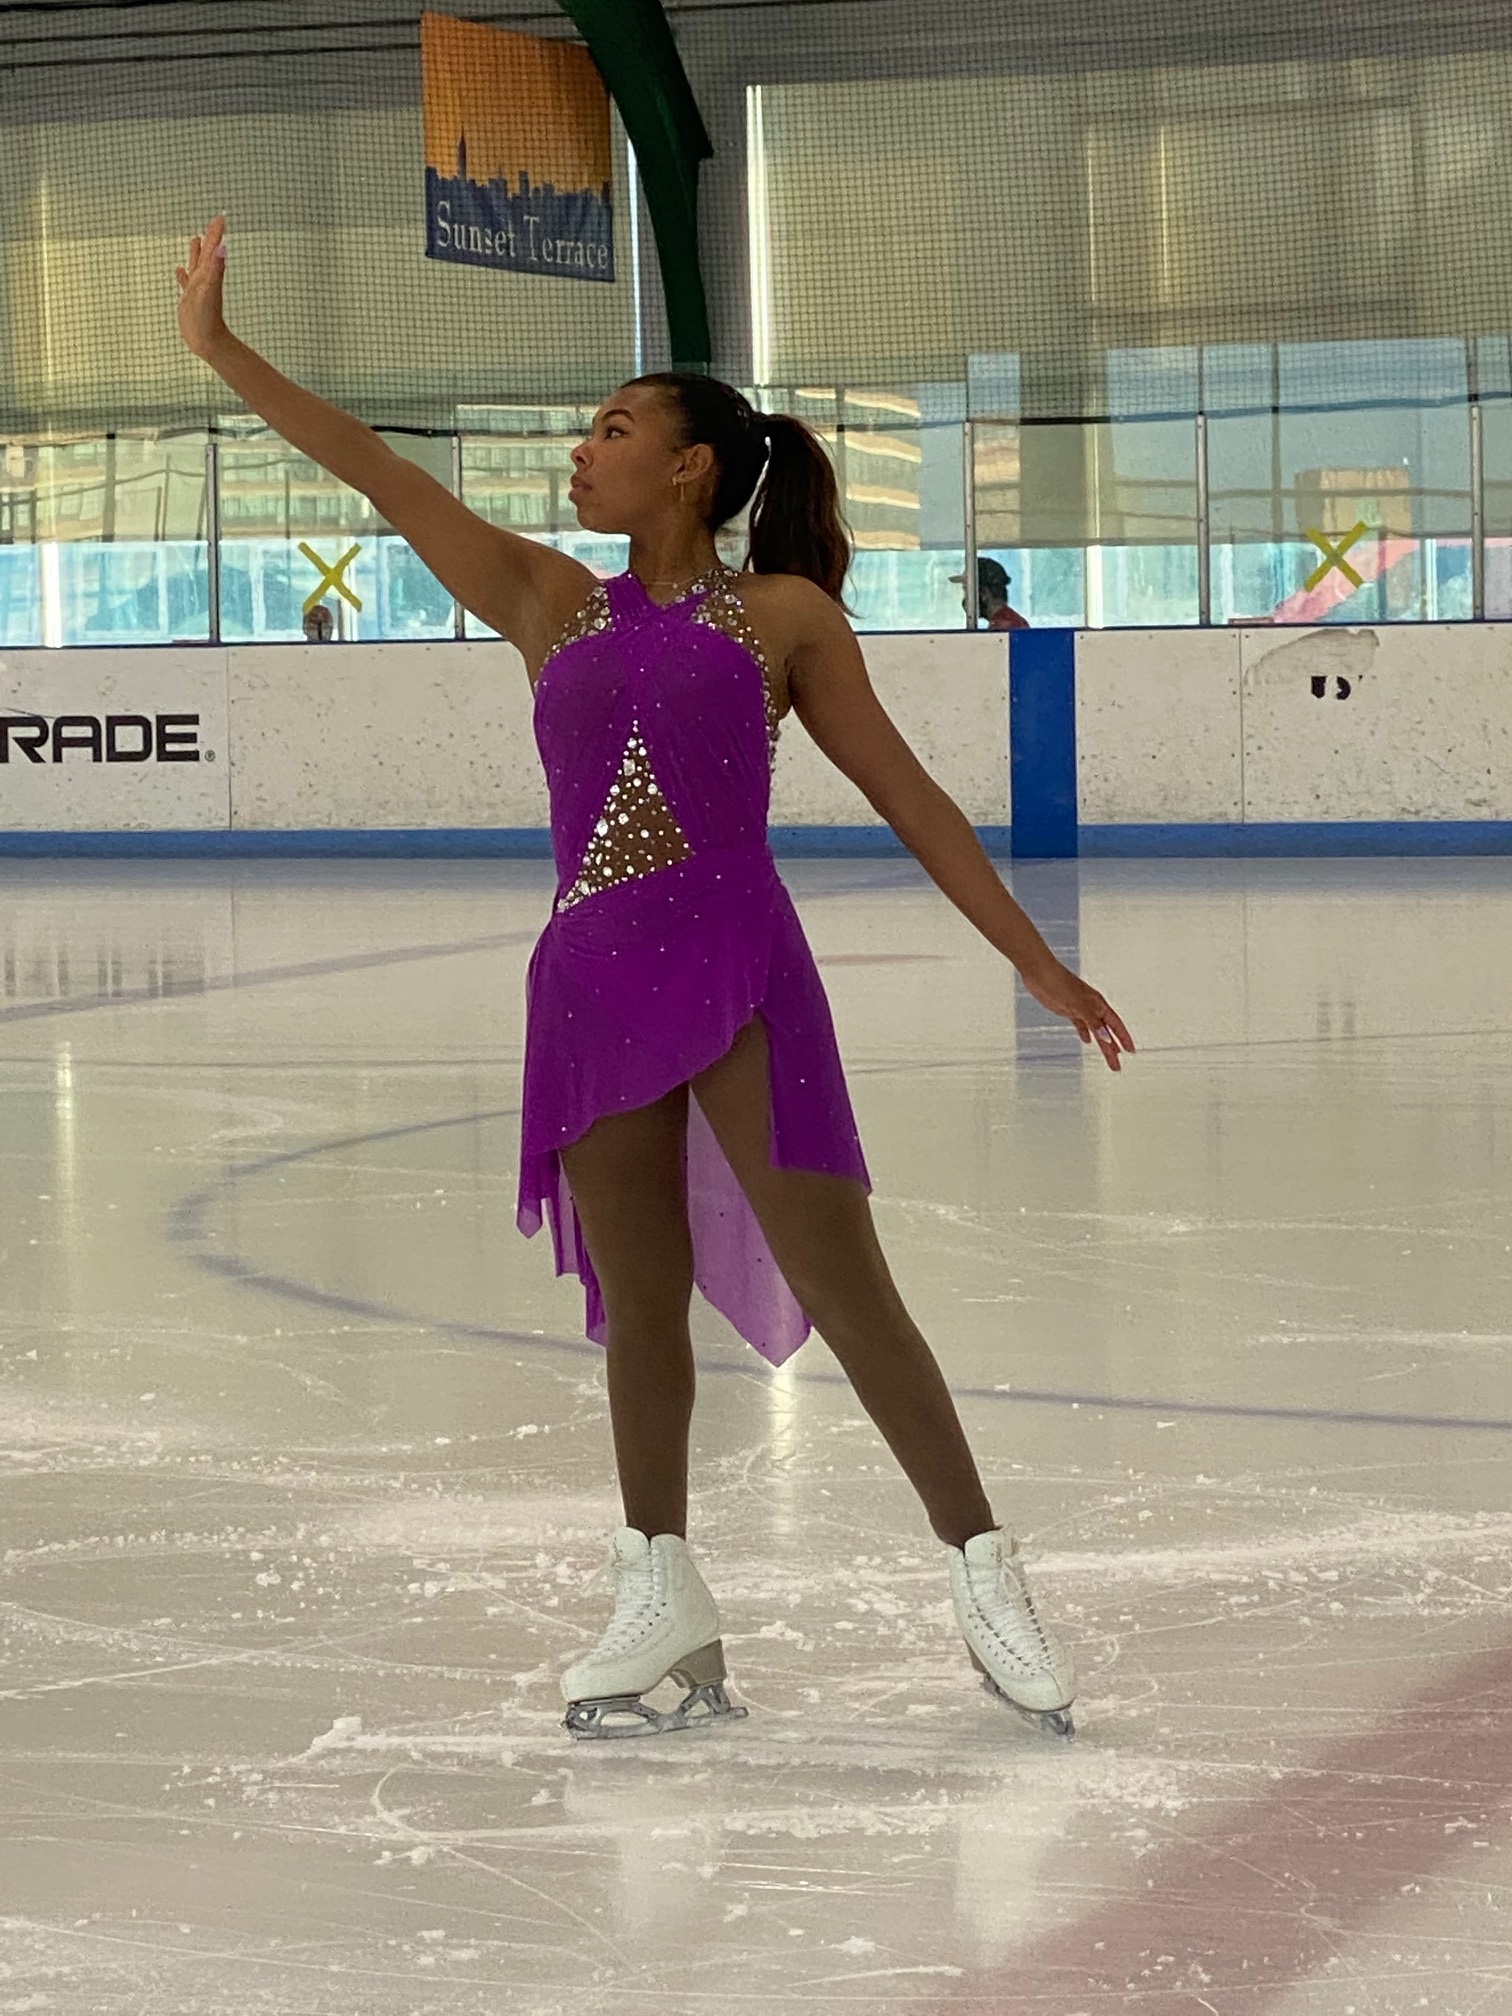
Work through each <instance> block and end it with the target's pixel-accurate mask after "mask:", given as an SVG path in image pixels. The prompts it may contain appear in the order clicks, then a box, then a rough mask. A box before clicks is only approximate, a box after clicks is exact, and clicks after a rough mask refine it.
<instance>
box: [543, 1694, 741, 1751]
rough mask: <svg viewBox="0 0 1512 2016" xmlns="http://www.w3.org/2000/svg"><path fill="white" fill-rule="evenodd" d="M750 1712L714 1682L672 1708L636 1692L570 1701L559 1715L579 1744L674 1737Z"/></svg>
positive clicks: (733, 1720) (738, 1718)
mask: <svg viewBox="0 0 1512 2016" xmlns="http://www.w3.org/2000/svg"><path fill="white" fill-rule="evenodd" d="M750 1712H751V1711H750V1710H749V1709H748V1708H737V1707H736V1706H735V1704H734V1703H733V1702H732V1701H731V1699H730V1697H729V1695H728V1694H727V1693H726V1692H725V1689H724V1686H723V1684H722V1683H720V1682H715V1683H713V1684H712V1685H709V1686H706V1687H694V1688H692V1689H691V1690H690V1691H689V1693H688V1694H686V1695H685V1696H684V1697H683V1699H682V1700H681V1701H680V1702H679V1703H678V1705H677V1706H676V1707H675V1708H672V1709H668V1710H667V1711H665V1712H663V1710H661V1709H660V1708H653V1707H652V1706H651V1704H650V1703H649V1702H648V1701H643V1700H642V1699H641V1698H640V1696H639V1695H638V1694H613V1695H606V1696H603V1697H602V1698H600V1699H599V1700H596V1701H573V1702H570V1703H569V1704H568V1708H567V1713H566V1715H565V1716H563V1718H562V1727H563V1728H564V1729H565V1730H566V1731H567V1733H568V1735H569V1736H573V1737H576V1739H577V1740H578V1742H580V1743H609V1742H624V1741H627V1740H630V1741H634V1740H636V1739H638V1738H640V1737H642V1736H673V1735H676V1734H677V1732H678V1731H679V1730H682V1729H705V1728H707V1727H708V1726H709V1725H710V1724H711V1723H714V1722H743V1721H744V1720H745V1718H746V1716H747V1715H749V1714H750ZM611 1717H614V1718H616V1719H614V1720H611V1719H610V1718H611Z"/></svg>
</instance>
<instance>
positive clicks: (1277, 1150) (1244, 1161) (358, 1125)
mask: <svg viewBox="0 0 1512 2016" xmlns="http://www.w3.org/2000/svg"><path fill="white" fill-rule="evenodd" d="M787 872H788V876H789V880H790V882H791V884H792V885H793V887H794V889H795V892H796V893H797V895H798V898H799V903H800V908H801V911H802V914H803V917H804V920H805V923H806V925H807V926H808V928H809V930H810V932H811V934H812V938H813V941H814V944H815V948H816V951H817V952H818V954H819V956H820V961H821V968H822V970H823V972H824V974H825V978H826V981H827V984H828V985H829V988H830V991H831V996H832V999H833V1002H834V1006H835V1012H836V1020H837V1024H838V1027H839V1031H840V1036H841V1043H842V1048H843V1050H844V1053H845V1056H846V1059H847V1063H848V1066H849V1068H850V1071H851V1076H852V1085H853V1090H854V1094H855V1100H856V1106H857V1112H858V1117H859V1119H860V1122H861V1127H862V1132H863V1137H864V1139H865V1142H866V1147H867V1153H868V1157H869V1159H870V1161H871V1165H872V1169H873V1171H874V1174H875V1176H876V1180H877V1199H876V1210H877V1217H878V1222H879V1225H880V1228H881V1231H882V1235H883V1239H884V1242H885V1244H886V1246H887V1250H888V1253H889V1256H890V1258H891V1261H892V1264H893V1268H894V1271H895V1273H896V1274H897V1276H898V1278H899V1281H900V1283H901V1285H902V1287H903V1290H904V1293H905V1295H906V1297H907V1299H908V1301H909V1304H910V1306H911V1308H912V1309H913V1311H914V1313H915V1314H916V1315H917V1317H918V1318H919V1320H920V1322H921V1324H922V1326H923V1328H924V1330H925V1332H926V1334H927V1335H929V1337H930V1338H931V1339H932V1341H933V1342H934V1344H935V1347H936V1349H937V1351H938V1352H939V1355H940V1357H941V1359H942V1361H943V1363H944V1365H945V1367H946V1370H947V1372H948V1374H949V1376H950V1378H951V1380H952V1383H953V1384H954V1385H955V1387H956V1389H957V1391H958V1392H959V1393H960V1395H961V1396H962V1397H961V1406H962V1412H963V1416H964V1418H965V1420H966V1424H967V1427H968V1430H969V1432H970V1434H971V1436H972V1438H973V1441H974V1443H975V1445H976V1447H977V1449H978V1451H979V1453H980V1456H981V1459H982V1463H983V1467H984V1470H985V1472H986V1474H987V1476H988V1479H989V1482H990V1485H991V1489H992V1492H993V1496H994V1500H995V1502H996V1504H997V1506H998V1508H999V1510H1000V1512H1001V1513H1002V1515H1003V1516H1004V1518H1005V1519H1006V1520H1008V1521H1009V1522H1011V1523H1012V1524H1013V1525H1014V1526H1016V1528H1017V1529H1018V1530H1019V1532H1020V1533H1021V1534H1022V1535H1023V1536H1024V1537H1025V1540H1026V1545H1027V1550H1028V1555H1029V1561H1030V1567H1031V1573H1032V1575H1033V1576H1034V1578H1035V1582H1036V1586H1037V1589H1038V1591H1039V1593H1040V1595H1041V1598H1042V1601H1043V1604H1044V1607H1045V1608H1046V1610H1047V1611H1048V1612H1049V1613H1051V1614H1052V1615H1053V1616H1055V1617H1056V1618H1057V1619H1058V1620H1059V1622H1060V1623H1061V1625H1062V1626H1063V1628H1064V1630H1065V1632H1066V1635H1067V1636H1068V1637H1069V1638H1070V1639H1071V1640H1072V1642H1073V1643H1074V1645H1075V1647H1076V1650H1077V1653H1078V1657H1079V1661H1080V1665H1081V1669H1082V1675H1083V1686H1082V1695H1081V1699H1080V1700H1079V1702H1078V1705H1077V1711H1076V1712H1077V1722H1078V1728H1079V1732H1080V1733H1079V1734H1078V1737H1077V1739H1076V1741H1075V1742H1074V1743H1073V1744H1070V1745H1063V1744H1056V1743H1052V1742H1048V1741H1046V1740H1044V1739H1041V1738H1037V1737H1036V1736H1035V1735H1034V1733H1033V1732H1032V1731H1030V1730H1028V1729H1027V1728H1026V1727H1025V1726H1024V1725H1023V1724H1022V1723H1021V1722H1019V1721H1018V1720H1017V1719H1016V1718H1014V1717H1011V1716H1009V1715H1007V1714H1006V1713H1004V1712H1003V1711H1002V1710H1001V1709H1000V1708H996V1707H994V1705H993V1703H992V1702H991V1701H990V1700H989V1699H988V1698H987V1696H986V1695H985V1694H984V1693H983V1692H982V1691H981V1690H980V1688H979V1687H978V1685H977V1683H976V1680H975V1676H974V1675H973V1674H972V1672H971V1669H970V1666H969V1664H968V1662H967V1660H966V1657H965V1654H964V1652H963V1650H962V1648H961V1646H960V1644H959V1642H958V1640H957V1639H956V1637H955V1634H954V1630H953V1626H952V1621H951V1616H950V1609H949V1599H948V1591H947V1585H946V1579H945V1575H944V1571H943V1562H942V1560H941V1558H940V1555H939V1550H938V1549H937V1547H936V1546H935V1544H934V1542H933V1541H932V1540H931V1538H930V1536H929V1534H928V1531H927V1529H926V1527H925V1526H924V1523H923V1521H922V1519H921V1517H920V1515H919V1513H918V1510H917V1508H916V1506H915V1504H914V1502H913V1499H912V1497H911V1494H910V1493H909V1491H908V1489H907V1487H906V1485H905V1484H904V1483H903V1482H902V1480H901V1479H900V1478H899V1477H898V1476H897V1475H896V1473H895V1471H894V1470H893V1468H892V1465H891V1462H890V1459H889V1458H888V1456H887V1454H886V1451H885V1450H884V1449H883V1448H882V1447H881V1446H880V1444H879V1443H878V1440H877V1438H876V1436H875V1433H874V1431H873V1430H872V1429H871V1427H870V1424H869V1423H868V1422H867V1421H866V1420H865V1419H864V1417H863V1416H861V1415H860V1413H859V1410H858V1409H857V1407H856V1406H855V1403H854V1402H853V1400H852V1399H851V1397H850V1395H849V1392H848V1390H847V1388H846V1387H845V1385H844V1383H843V1381H842V1380H841V1379H840V1377H839V1374H838V1372H837V1369H836V1367H835V1365H834V1362H833V1360H832V1359H830V1358H829V1356H828V1355H827V1353H826V1352H825V1350H824V1348H823V1346H822V1345H821V1344H819V1343H818V1342H817V1341H816V1342H814V1343H812V1344H810V1345H809V1346H808V1347H807V1348H806V1349H805V1350H804V1351H803V1352H802V1353H801V1354H800V1356H799V1357H798V1359H797V1360H795V1361H794V1363H793V1364H792V1365H791V1366H790V1367H788V1368H785V1369H784V1371H783V1372H781V1373H779V1374H777V1375H772V1374H770V1373H768V1372H767V1371H766V1370H765V1368H764V1367H762V1366H761V1365H760V1363H759V1362H758V1361H757V1360H756V1359H755V1358H754V1356H753V1354H751V1353H750V1352H749V1351H747V1350H746V1349H745V1347H744V1346H742V1345H740V1344H739V1343H738V1341H737V1340H734V1339H733V1338H732V1337H731V1335H730V1333H729V1332H728V1331H727V1330H726V1329H725V1328H724V1326H723V1325H722V1324H721V1322H720V1320H719V1319H718V1318H717V1317H715V1316H714V1315H712V1313H711V1312H709V1311H707V1310H704V1309H700V1310H699V1311H698V1313H697V1315H696V1332H695V1334H696V1337H697V1340H698V1348H699V1357H700V1364H701V1368H702V1375H703V1376H702V1390H701V1395H700V1405H699V1412H698V1416H697V1420H696V1423H695V1449H696V1470H695V1498H696V1512H695V1526H694V1534H693V1538H694V1544H695V1546H696V1547H697V1549H698V1551H699V1554H700V1557H701V1559H702V1560H703V1562H704V1565H705V1568H706V1572H707V1573H708V1576H709V1578H710V1581H711V1582H712V1584H713V1586H714V1588H715V1590H716V1593H717V1594H718V1595H719V1597H720V1600H721V1604H722V1608H723V1613H724V1623H725V1642H726V1647H727V1651H728V1654H729V1659H730V1666H731V1685H732V1691H733V1692H734V1693H735V1694H736V1696H737V1697H738V1698H739V1699H740V1700H741V1701H743V1702H744V1703H745V1704H747V1705H748V1706H749V1708H750V1710H751V1715H750V1719H749V1720H748V1721H746V1722H743V1723H740V1724H738V1725H734V1726H731V1727H728V1728H726V1729H723V1730H719V1731H715V1732H710V1733H708V1734H703V1735H700V1734H689V1735H687V1736H684V1737H681V1738H671V1739H667V1740H666V1741H664V1742H650V1743H643V1744H638V1745H605V1746H602V1747H601V1748H595V1749H587V1748H584V1747H582V1746H574V1745H572V1744H571V1743H570V1742H569V1740H568V1738H567V1737H566V1736H565V1734H564V1733H563V1732H562V1730H561V1728H560V1714H561V1706H560V1700H559V1695H558V1691H557V1687H556V1678H555V1676H556V1673H557V1671H558V1670H559V1669H560V1667H561V1666H562V1665H564V1664H566V1663H567V1661H568V1660H569V1659H570V1658H571V1657H573V1656H574V1655H575V1654H576V1653H577V1652H578V1651H579V1650H580V1649H581V1648H582V1647H583V1646H585V1645H586V1644H588V1643H590V1642H591V1641H592V1640H593V1639H594V1638H595V1637H596V1636H597V1634H598V1631H599V1629H600V1628H601V1626H602V1623H603V1621H604V1619H605V1616H606V1614H607V1596H606V1592H605V1590H604V1588H603V1587H602V1586H601V1585H600V1584H597V1583H596V1581H595V1576H596V1571H597V1570H598V1568H599V1564H600V1561H601V1558H602V1553H603V1547H604V1539H605V1535H606V1533H607V1530H608V1528H609V1526H610V1525H611V1524H612V1523H613V1522H614V1519H615V1517H616V1501H615V1497H614V1493H613V1489H612V1476H611V1471H610V1467H609V1443H608V1434H607V1424H606V1419H605V1412H604V1402H603V1394H602V1372H601V1359H600V1355H599V1353H598V1352H597V1351H596V1349H595V1348H594V1347H592V1346H589V1345H586V1344H585V1343H584V1341H583V1340H582V1338H581V1335H580V1332H579V1328H578V1324H579V1319H580V1301H579V1298H578V1296H577V1294H576V1291H575V1289H574V1287H573V1286H572V1285H571V1284H559V1283H557V1282H556V1281H554V1279H553V1278H552V1276H551V1272H550V1261H549V1255H548V1253H547V1251H546V1249H545V1247H544V1245H543V1244H542V1243H541V1242H539V1241H537V1242H535V1243H534V1244H527V1243H525V1242H524V1241H522V1240H520V1239H519V1238H518V1237H517V1235H516V1234H515V1232H514V1229H513V1223H512V1206H513V1191H514V1176H515V1165H514V1126H515V1117H514V1116H515V1110H516V1104H517V1093H518V1071H519V1047H520V1038H521V995H522V979H523V971H524V964H525V961H526V959H527V957H528V955H529V949H530V945H531V943H532V941H533V938H534V934H535V932H536V930H537V929H538V928H539V925H540V923H541V921H542V920H543V919H544V916H545V912H546V906H547V901H548V894H549V892H548V882H547V876H546V871H545V870H544V868H542V867H538V866H534V865H520V866H514V865H488V864H427V865H424V866H415V867H395V866H388V865H381V864H366V865H355V864H354V865H346V866H342V865H336V866H329V867H315V866H312V865H310V864H294V863H291V864H284V865H280V866H276V867H274V866H257V867H254V866H216V867H191V866H178V867H155V866H148V865H136V864H133V865H130V866H117V867H103V866H92V865H88V864H74V865H62V864H29V865H20V864H14V863H12V864H7V870H6V877H5V883H6V886H5V890H4V892H3V894H0V962H3V993H0V1129H3V1141H4V1154H3V1157H0V1202H3V1213H0V1279H3V1282H4V1289H5V1293H4V1296H3V1298H0V1302H3V1306H0V2016H11V2012H20V2011H28V2012H29V2011H34V2010H35V2011H46V2012H49V2016H53V2012H69V2016H74V2012H85V2011H110V2012H121V2016H128V2012H129V2016H138V2012H142V2016H145V2012H159V2011H162V2012H169V2011H171V2012H173V2016H211V2012H214V2016H233V2012H235V2016H255V2012H269V2016H273V2012H276V2016H432V2012H436V2016H440V2012H447V2016H452V2012H458V2016H460V2012H479V2016H482V2012H488V2016H495V2012H507V2016H569V2012H570V2016H639V2012H645V2016H653V2012H654V2016H695V2012H697V2016H703V2012H710V2016H712V2012H715V2011H719V2012H737V2016H766V2012H781V2016H819V2012H821V2011H822V2012H825V2016H832V2012H836V2011H846V2010H854V2011H857V2012H873V2011H880V2012H886V2016H895V2012H903V2011H907V2012H910V2016H987V2012H992V2016H1077V2012H1084V2016H1111V2012H1113V2011H1119V2012H1122V2011H1134V2012H1149V2016H1167V2012H1171V2016H1177V2012H1183V2016H1184V2012H1199V2011H1204V2010H1206V2011H1209V2012H1214V2016H1262V2012H1263V2016H1304V2012H1305V2016H1350V2012H1358V2016H1406V2012H1409V2011H1417V2010H1428V2011H1431V2012H1433V2016H1456V2012H1459V2016H1470V2012H1475V2016H1501V2012H1512V1947H1509V1944H1508V1941H1507V1935H1506V1930H1505V1927H1506V1924H1507V1914H1508V1904H1509V1901H1512V1899H1509V1891H1508V1886H1509V1879H1512V1867H1509V1852H1508V1826H1507V1816H1508V1805H1509V1799H1508V1794H1509V1784H1512V1622H1509V1617H1512V1609H1509V1600H1508V1599H1509V1595H1512V1567H1509V1562H1512V1544H1509V1543H1512V1492H1509V1476H1512V1465H1509V1463H1508V1438H1509V1433H1512V1365H1509V1351H1508V1346H1509V1342H1512V1294H1509V1285H1508V1284H1509V1280H1512V1214H1509V1210H1508V1202H1509V1155H1512V1114H1509V1105H1512V1090H1509V1088H1512V1071H1509V1064H1512V1017H1509V1015H1508V1011H1507V1008H1506V1005H1505V1004H1506V1001H1507V998H1508V987H1507V982H1508V981H1509V979H1512V951H1509V949H1508V948H1509V946H1512V931H1509V928H1508V927H1509V924H1512V868H1509V866H1508V865H1507V864H1503V863H1499V862H1462V863H1435V862H1415V863H1334V864H1315V865H1301V864H1284V863H1269V864H1253V865H1247V866H1246V865H1240V864H1202V863H1185V864H1183V863H1171V864H1127V865H1118V864H1087V865H1083V866H1082V867H1081V868H1080V869H1078V868H1077V867H1076V866H1075V865H1074V864H1064V865H1056V866H1042V867H1028V868H1021V869H1019V870H1018V871H1017V872H1016V875H1015V882H1016V886H1017V888H1018V891H1019V894H1020V895H1021V897H1022V898H1023V899H1024V900H1025V901H1026V902H1027V903H1028V904H1029V905H1030V907H1031V908H1032V909H1033V910H1034V911H1035V913H1036V914H1037V915H1038V916H1039V917H1040V919H1041V921H1042V922H1043V923H1044V924H1045V926H1046V928H1047V930H1048V932H1049V934H1050V936H1051V937H1052V939H1053V941H1054V942H1055V944H1056V946H1057V949H1059V950H1060V951H1061V952H1062V953H1063V954H1065V955H1068V956H1075V957H1076V958H1077V959H1078V960H1079V962H1080V963H1081V965H1082V967H1083V969H1084V970H1085V971H1086V972H1087V973H1088V974H1089V975H1090V977H1092V978H1093V979H1094V980H1095V981H1096V983H1097V984H1098V985H1099V986H1100V987H1102V988H1103V989H1104V990H1105V991H1106V992H1107V993H1108V995H1109V996H1110V998H1111V999H1112V1000H1113V1001H1114V1003H1115V1004H1116V1005H1117V1006H1118V1008H1119V1009H1120V1010H1121V1012H1122V1013H1123V1015H1124V1016H1125V1019H1126V1020H1127V1021H1128V1022H1129V1023H1130V1024H1131V1026H1132V1027H1133V1029H1134V1032H1135V1035H1136V1037H1137V1038H1138V1039H1139V1040H1140V1043H1141V1054H1140V1055H1139V1057H1138V1058H1137V1059H1135V1060H1133V1061H1132V1062H1131V1063H1130V1066H1129V1068H1128V1070H1127V1071H1126V1073H1125V1074H1124V1076H1123V1077H1122V1079H1121V1080H1115V1079H1113V1078H1112V1077H1111V1076H1110V1075H1109V1074H1108V1073H1106V1072H1105V1071H1103V1070H1102V1069H1101V1067H1100V1066H1098V1065H1097V1064H1096V1063H1095V1061H1092V1060H1089V1059H1088V1058H1087V1057H1086V1055H1085V1054H1084V1053H1083V1052H1082V1050H1081V1047H1080V1045H1078V1044H1077V1043H1076V1041H1075V1039H1074V1037H1072V1036H1071V1035H1069V1034H1068V1033H1066V1032H1063V1031H1062V1030H1060V1029H1059V1028H1057V1027H1052V1026H1050V1025H1049V1022H1048V1018H1046V1017H1045V1016H1044V1015H1043V1014H1042V1012H1041V1011H1039V1010H1038V1009H1037V1008H1035V1007H1034V1006H1033V1004H1031V1003H1026V1002H1025V1001H1024V1000H1023V999H1022V997H1021V998H1020V999H1019V1000H1018V1002H1017V1003H1015V1000H1014V995H1013V990H1012V988H1011V986H1010V984H1009V981H1010V979H1011V976H1010V975H1009V974H1008V973H1007V971H1006V970H1005V969H1004V968H1003V966H1002V965H1001V963H1000V962H999V961H998V960H997V958H996V957H995V955H994V954H993V953H991V952H990V951H989V950H988V948H987V947H986V946H985V945H984V944H983V943H982V942H981V941H980V940H979V939H977V938H976V937H975V936H974V934H973V933H972V932H971V930H970V928H969V927H968V926H967V925H965V923H964V922H963V921H962V920H961V919H960V918H959V917H958V916H956V914H955V913H954V912H953V911H951V910H950V908H949V907H948V906H947V905H946V904H945V903H944V901H943V899H941V898H940V897H939V896H938V895H937V894H936V893H935V892H934V891H933V890H932V889H931V888H930V886H929V885H928V884H927V883H926V882H925V880H924V879H923V877H922V875H921V874H919V873H918V871H916V870H915V869H914V868H913V867H912V866H911V865H910V864H906V863H905V864H901V865H898V864H882V863H877V864H863V863H854V862H852V863H822V862H812V863H802V864H791V865H790V866H789V868H788V871H787Z"/></svg>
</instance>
